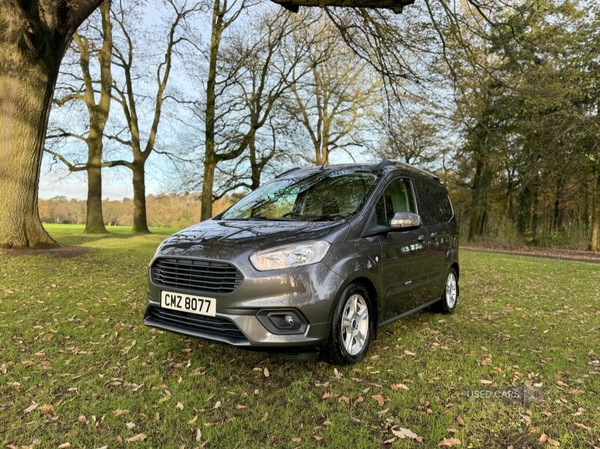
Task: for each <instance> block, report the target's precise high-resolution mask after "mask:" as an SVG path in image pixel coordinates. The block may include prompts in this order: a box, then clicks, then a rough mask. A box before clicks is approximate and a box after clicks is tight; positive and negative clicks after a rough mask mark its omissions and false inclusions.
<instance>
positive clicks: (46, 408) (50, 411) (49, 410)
mask: <svg viewBox="0 0 600 449" xmlns="http://www.w3.org/2000/svg"><path fill="white" fill-rule="evenodd" d="M38 410H39V411H40V412H42V413H43V414H45V415H56V411H55V410H54V406H53V405H51V404H44V405H40V406H39V407H38Z"/></svg>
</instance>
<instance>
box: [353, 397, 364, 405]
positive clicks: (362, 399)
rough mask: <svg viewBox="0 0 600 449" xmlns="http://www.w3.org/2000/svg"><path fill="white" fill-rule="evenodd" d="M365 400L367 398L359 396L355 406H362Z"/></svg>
mask: <svg viewBox="0 0 600 449" xmlns="http://www.w3.org/2000/svg"><path fill="white" fill-rule="evenodd" d="M364 400H365V398H363V397H362V396H359V397H357V398H356V401H354V403H355V404H360V403H361V402H363V401H364Z"/></svg>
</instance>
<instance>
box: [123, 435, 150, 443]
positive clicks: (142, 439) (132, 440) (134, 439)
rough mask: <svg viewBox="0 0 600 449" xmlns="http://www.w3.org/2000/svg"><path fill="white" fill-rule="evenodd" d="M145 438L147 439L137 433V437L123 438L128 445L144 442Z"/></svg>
mask: <svg viewBox="0 0 600 449" xmlns="http://www.w3.org/2000/svg"><path fill="white" fill-rule="evenodd" d="M147 438H148V437H147V436H146V434H144V433H138V434H137V435H134V436H132V437H129V438H125V441H127V442H128V443H136V442H138V441H144V440H145V439H147Z"/></svg>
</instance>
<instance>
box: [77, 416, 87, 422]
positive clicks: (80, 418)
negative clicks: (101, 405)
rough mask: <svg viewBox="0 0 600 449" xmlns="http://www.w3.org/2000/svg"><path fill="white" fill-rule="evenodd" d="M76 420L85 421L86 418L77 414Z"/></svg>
mask: <svg viewBox="0 0 600 449" xmlns="http://www.w3.org/2000/svg"><path fill="white" fill-rule="evenodd" d="M77 421H79V422H83V423H85V422H87V418H86V417H85V415H79V416H78V417H77Z"/></svg>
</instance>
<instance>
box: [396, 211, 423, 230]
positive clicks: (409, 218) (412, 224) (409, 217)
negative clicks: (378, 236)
mask: <svg viewBox="0 0 600 449" xmlns="http://www.w3.org/2000/svg"><path fill="white" fill-rule="evenodd" d="M391 225H392V228H397V229H408V228H417V227H419V226H421V217H420V216H419V215H418V214H413V213H412V212H396V213H395V214H394V218H392V223H391Z"/></svg>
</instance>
